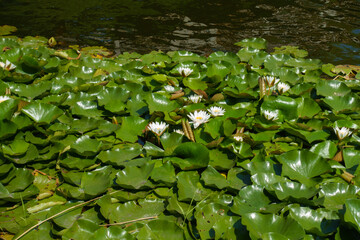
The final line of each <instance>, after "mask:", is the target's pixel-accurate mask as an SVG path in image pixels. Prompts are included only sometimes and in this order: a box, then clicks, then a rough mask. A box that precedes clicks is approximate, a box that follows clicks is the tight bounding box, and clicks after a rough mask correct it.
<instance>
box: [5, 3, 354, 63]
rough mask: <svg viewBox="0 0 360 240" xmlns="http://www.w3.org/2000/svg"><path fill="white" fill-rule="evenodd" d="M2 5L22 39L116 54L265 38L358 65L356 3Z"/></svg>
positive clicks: (198, 48) (202, 50)
mask: <svg viewBox="0 0 360 240" xmlns="http://www.w3.org/2000/svg"><path fill="white" fill-rule="evenodd" d="M0 8H1V9H2V11H1V12H0V25H3V24H8V25H13V26H16V27H17V28H18V29H19V30H18V32H17V33H16V35H18V36H20V37H23V36H26V35H42V36H46V37H51V36H54V37H55V38H56V39H57V40H60V41H63V42H65V43H66V44H79V45H82V46H86V45H105V46H106V47H108V48H111V49H114V50H115V51H116V52H117V53H120V52H125V51H136V52H139V53H146V52H149V51H151V50H162V51H165V52H166V51H171V50H180V49H182V50H184V49H186V50H189V51H193V52H196V53H199V54H204V55H206V54H209V53H211V52H213V51H217V50H219V51H234V52H235V51H237V50H238V47H236V46H234V45H233V44H234V43H235V42H237V41H239V40H241V39H243V38H248V37H263V38H265V39H267V40H268V43H269V47H270V48H273V47H276V46H281V45H296V46H300V47H301V48H303V49H305V50H307V51H309V53H310V57H312V58H320V59H321V60H323V61H324V62H331V63H334V64H344V63H348V64H360V54H359V51H360V14H359V13H360V1H359V0H343V1H340V0H335V1H334V0H281V1H280V0H279V1H276V0H275V1H271V2H270V1H265V0H255V1H243V0H227V1H224V0H206V1H205V0H183V1H178V0H177V1H175V0H148V1H145V0H106V1H105V0H77V1H73V0H62V1H59V0H37V1H30V0H16V1H5V0H2V1H1V0H0Z"/></svg>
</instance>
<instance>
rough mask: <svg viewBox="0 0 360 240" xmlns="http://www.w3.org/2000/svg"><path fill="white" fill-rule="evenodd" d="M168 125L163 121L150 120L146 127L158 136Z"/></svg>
mask: <svg viewBox="0 0 360 240" xmlns="http://www.w3.org/2000/svg"><path fill="white" fill-rule="evenodd" d="M168 127H169V125H168V124H166V123H165V122H160V123H159V122H151V123H149V125H148V129H149V130H150V131H152V132H153V133H155V134H156V135H158V136H161V134H163V133H164V131H165V130H166V129H167V128H168Z"/></svg>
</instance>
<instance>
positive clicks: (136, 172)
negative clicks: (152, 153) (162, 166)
mask: <svg viewBox="0 0 360 240" xmlns="http://www.w3.org/2000/svg"><path fill="white" fill-rule="evenodd" d="M153 169H154V164H144V165H143V166H140V167H137V166H128V167H125V169H124V170H122V171H119V172H118V173H117V174H116V183H117V184H119V185H120V186H121V187H123V188H127V189H140V188H141V187H143V186H146V183H147V181H148V178H149V177H150V174H151V172H152V170H153Z"/></svg>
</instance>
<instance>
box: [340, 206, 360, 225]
mask: <svg viewBox="0 0 360 240" xmlns="http://www.w3.org/2000/svg"><path fill="white" fill-rule="evenodd" d="M345 208H346V211H345V215H344V220H345V222H347V223H349V224H351V225H352V226H353V227H354V228H355V229H357V230H358V231H360V211H359V209H360V199H347V200H346V201H345Z"/></svg>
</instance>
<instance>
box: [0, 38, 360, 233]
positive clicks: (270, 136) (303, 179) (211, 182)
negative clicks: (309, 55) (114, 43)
mask: <svg viewBox="0 0 360 240" xmlns="http://www.w3.org/2000/svg"><path fill="white" fill-rule="evenodd" d="M50 43H53V40H52V41H51V42H50ZM48 44H49V43H48V41H47V39H44V38H41V37H26V38H24V39H18V38H15V37H6V38H1V39H0V50H1V53H0V62H3V63H4V64H3V67H2V68H0V79H1V80H0V96H2V98H1V100H0V101H1V102H0V139H1V149H0V205H1V207H0V226H1V229H2V231H4V232H7V234H14V235H15V236H19V235H20V234H21V233H23V232H24V231H25V230H26V229H28V228H29V227H31V226H33V225H35V224H37V223H39V222H40V221H42V220H44V219H46V218H49V217H51V216H53V215H55V214H57V213H59V212H61V211H64V210H66V209H68V208H70V207H73V209H72V210H71V211H67V212H64V214H62V215H60V216H57V217H54V218H51V219H50V220H49V221H46V222H45V223H43V224H41V225H40V226H39V227H38V228H36V229H34V230H32V231H30V232H28V233H27V234H26V235H25V236H24V237H22V239H135V238H136V239H327V238H329V239H357V238H359V236H360V235H359V231H360V224H359V223H360V199H359V191H360V174H359V172H360V168H359V162H360V149H359V146H360V137H359V135H358V127H359V123H360V122H359V118H360V115H359V109H360V104H359V102H360V96H359V90H360V87H359V86H360V84H359V82H360V76H359V73H357V72H358V70H359V69H357V68H356V66H337V67H335V66H333V65H331V64H326V65H323V64H322V63H321V62H320V61H319V60H312V59H306V58H303V57H305V56H306V53H304V51H303V50H299V49H297V48H295V47H283V48H280V49H277V50H276V51H275V52H274V53H272V54H269V53H267V52H266V51H265V48H266V42H265V40H263V39H245V40H243V41H241V42H239V43H237V45H239V46H240V47H241V48H240V50H239V52H238V53H236V54H235V53H230V52H226V53H224V52H214V53H212V54H211V55H210V56H208V57H203V56H199V55H197V54H194V53H191V52H187V51H177V52H169V53H162V52H151V53H149V54H145V55H139V54H137V53H123V54H121V55H119V56H116V57H112V58H103V57H102V55H100V54H106V49H104V48H99V49H96V48H87V49H82V50H80V51H78V50H75V49H67V50H56V49H53V48H50V47H49V46H48ZM51 45H52V44H51ZM6 61H8V62H10V63H11V64H12V65H11V66H10V65H9V64H8V65H6V64H5V63H6ZM280 83H282V84H285V85H283V86H288V87H289V89H287V88H281V87H279V86H281V85H279V84H280ZM194 94H197V95H199V96H201V101H200V102H197V103H193V102H192V101H191V98H190V96H192V95H194ZM213 106H217V107H221V108H222V109H223V110H225V112H224V114H223V115H220V116H215V117H213V116H212V117H211V118H210V119H209V120H208V121H207V122H205V123H201V124H200V125H199V126H198V127H197V128H194V126H192V125H190V124H189V122H188V120H189V118H188V115H189V114H190V113H194V112H196V111H199V110H204V111H207V110H208V109H209V108H210V107H213ZM269 114H270V115H269ZM271 114H272V115H271ZM154 121H158V122H160V121H163V122H166V123H167V124H168V125H169V127H168V129H166V130H165V132H164V133H162V134H161V135H160V134H154V133H153V132H151V131H149V129H148V127H147V126H148V124H149V123H151V122H154ZM336 128H338V129H346V130H347V131H348V132H346V134H345V135H346V136H345V135H339V133H338V132H336V131H335V130H334V129H336ZM175 130H183V131H184V135H182V134H179V133H177V132H175ZM339 136H340V137H339ZM96 197H100V198H99V199H98V200H96V201H93V202H91V203H89V204H84V205H82V206H77V205H79V203H82V202H85V201H88V200H91V199H94V198H96ZM122 223H126V224H122Z"/></svg>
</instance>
